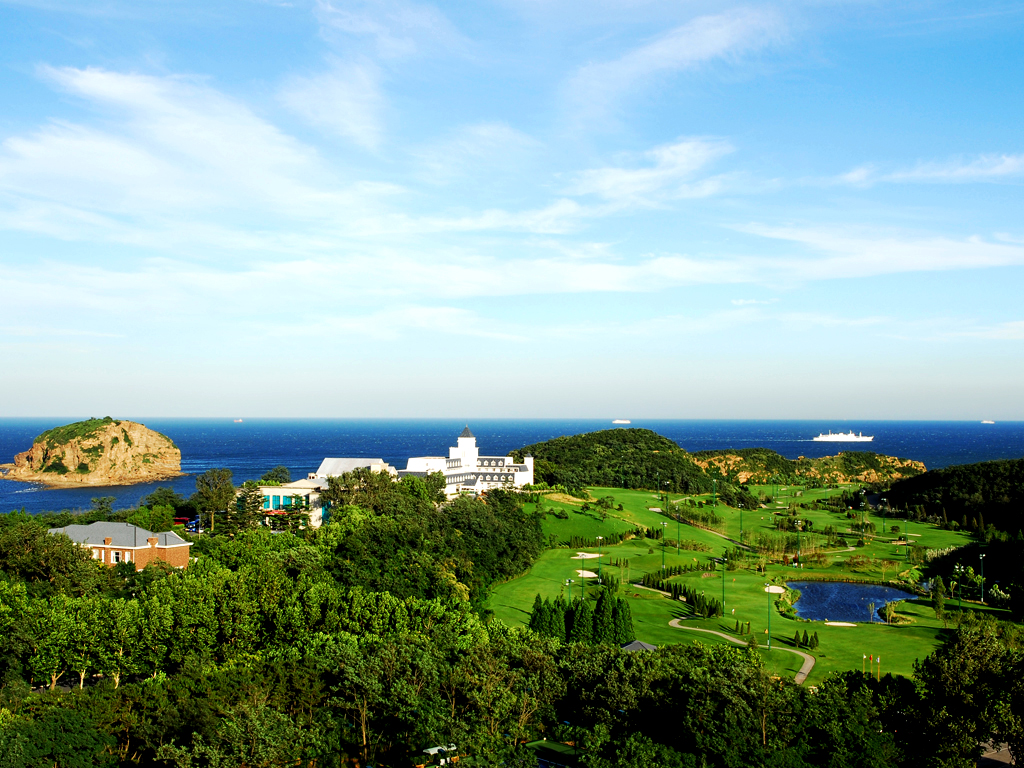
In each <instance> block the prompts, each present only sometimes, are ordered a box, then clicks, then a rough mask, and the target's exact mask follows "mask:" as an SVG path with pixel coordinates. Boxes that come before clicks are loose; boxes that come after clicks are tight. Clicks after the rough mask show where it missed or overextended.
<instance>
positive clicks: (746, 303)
mask: <svg viewBox="0 0 1024 768" xmlns="http://www.w3.org/2000/svg"><path fill="white" fill-rule="evenodd" d="M776 301H778V299H733V300H732V301H730V302H729V303H730V304H732V305H733V306H734V307H750V306H754V305H757V304H774V303H775V302H776Z"/></svg>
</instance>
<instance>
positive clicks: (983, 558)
mask: <svg viewBox="0 0 1024 768" xmlns="http://www.w3.org/2000/svg"><path fill="white" fill-rule="evenodd" d="M978 559H979V560H981V602H983V603H984V602H985V553H984V552H982V553H981V554H979V555H978Z"/></svg>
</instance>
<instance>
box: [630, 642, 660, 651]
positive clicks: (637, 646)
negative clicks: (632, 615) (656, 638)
mask: <svg viewBox="0 0 1024 768" xmlns="http://www.w3.org/2000/svg"><path fill="white" fill-rule="evenodd" d="M622 650H624V651H628V652H630V653H632V652H633V651H656V650H658V646H656V645H651V644H650V643H642V642H640V641H639V640H634V641H633V642H632V643H626V644H625V645H624V646H622Z"/></svg>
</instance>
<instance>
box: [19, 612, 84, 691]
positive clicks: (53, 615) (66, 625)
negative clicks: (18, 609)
mask: <svg viewBox="0 0 1024 768" xmlns="http://www.w3.org/2000/svg"><path fill="white" fill-rule="evenodd" d="M75 607H76V606H75V604H74V602H73V600H72V599H71V598H69V597H67V596H65V595H54V596H53V597H52V598H50V599H49V600H47V601H45V602H42V603H37V604H36V605H35V607H34V608H35V610H34V611H33V613H34V616H33V621H32V635H33V637H34V647H33V651H34V652H33V654H32V657H31V659H29V664H30V666H31V668H32V672H33V674H34V675H36V676H37V677H39V678H41V679H43V680H46V681H47V682H48V683H49V685H50V690H51V691H52V690H53V689H54V688H56V687H57V681H58V680H60V679H61V678H62V677H63V676H64V673H65V672H67V671H68V664H69V662H70V659H71V656H72V650H73V648H74V643H75V636H76V632H77V626H76V621H77V617H76V611H75Z"/></svg>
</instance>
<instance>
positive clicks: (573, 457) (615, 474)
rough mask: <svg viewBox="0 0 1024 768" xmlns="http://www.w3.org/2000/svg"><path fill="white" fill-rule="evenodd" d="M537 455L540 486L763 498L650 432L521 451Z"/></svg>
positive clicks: (735, 501)
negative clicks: (650, 490)
mask: <svg viewBox="0 0 1024 768" xmlns="http://www.w3.org/2000/svg"><path fill="white" fill-rule="evenodd" d="M526 454H531V455H532V456H533V457H534V477H535V479H536V480H537V482H544V483H547V484H548V485H550V486H552V487H554V486H559V485H560V486H563V487H564V488H566V489H567V490H569V491H570V492H571V493H581V492H582V491H583V489H584V488H585V487H586V486H593V485H598V486H605V487H609V486H610V487H616V488H650V489H658V490H661V491H671V492H672V493H694V494H696V493H711V492H712V490H714V489H715V487H716V486H715V485H714V484H713V482H712V481H713V480H717V491H718V497H719V498H720V499H721V500H722V502H723V503H726V504H729V505H730V506H733V507H740V506H742V507H744V508H747V509H753V508H755V507H756V505H757V500H756V499H755V498H754V497H753V496H752V495H751V494H750V492H749V491H747V489H746V488H744V487H742V486H741V485H739V484H737V483H732V482H727V481H725V480H724V479H723V478H720V477H719V476H718V475H717V474H715V475H709V474H708V473H707V472H705V471H704V470H703V469H701V468H700V467H699V466H697V464H695V463H694V461H693V458H692V457H691V455H690V454H689V453H687V452H686V451H684V450H683V449H682V448H680V447H679V446H678V445H676V444H675V443H674V442H672V441H671V440H669V439H668V438H667V437H662V436H661V435H659V434H657V433H656V432H652V431H651V430H649V429H607V430H603V431H600V432H589V433H587V434H583V435H572V436H569V437H556V438H555V439H553V440H547V441H545V442H543V443H534V444H533V445H528V446H526V447H524V448H522V449H520V450H519V451H516V452H515V454H514V455H515V456H516V457H517V459H518V460H521V458H522V456H524V455H526Z"/></svg>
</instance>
